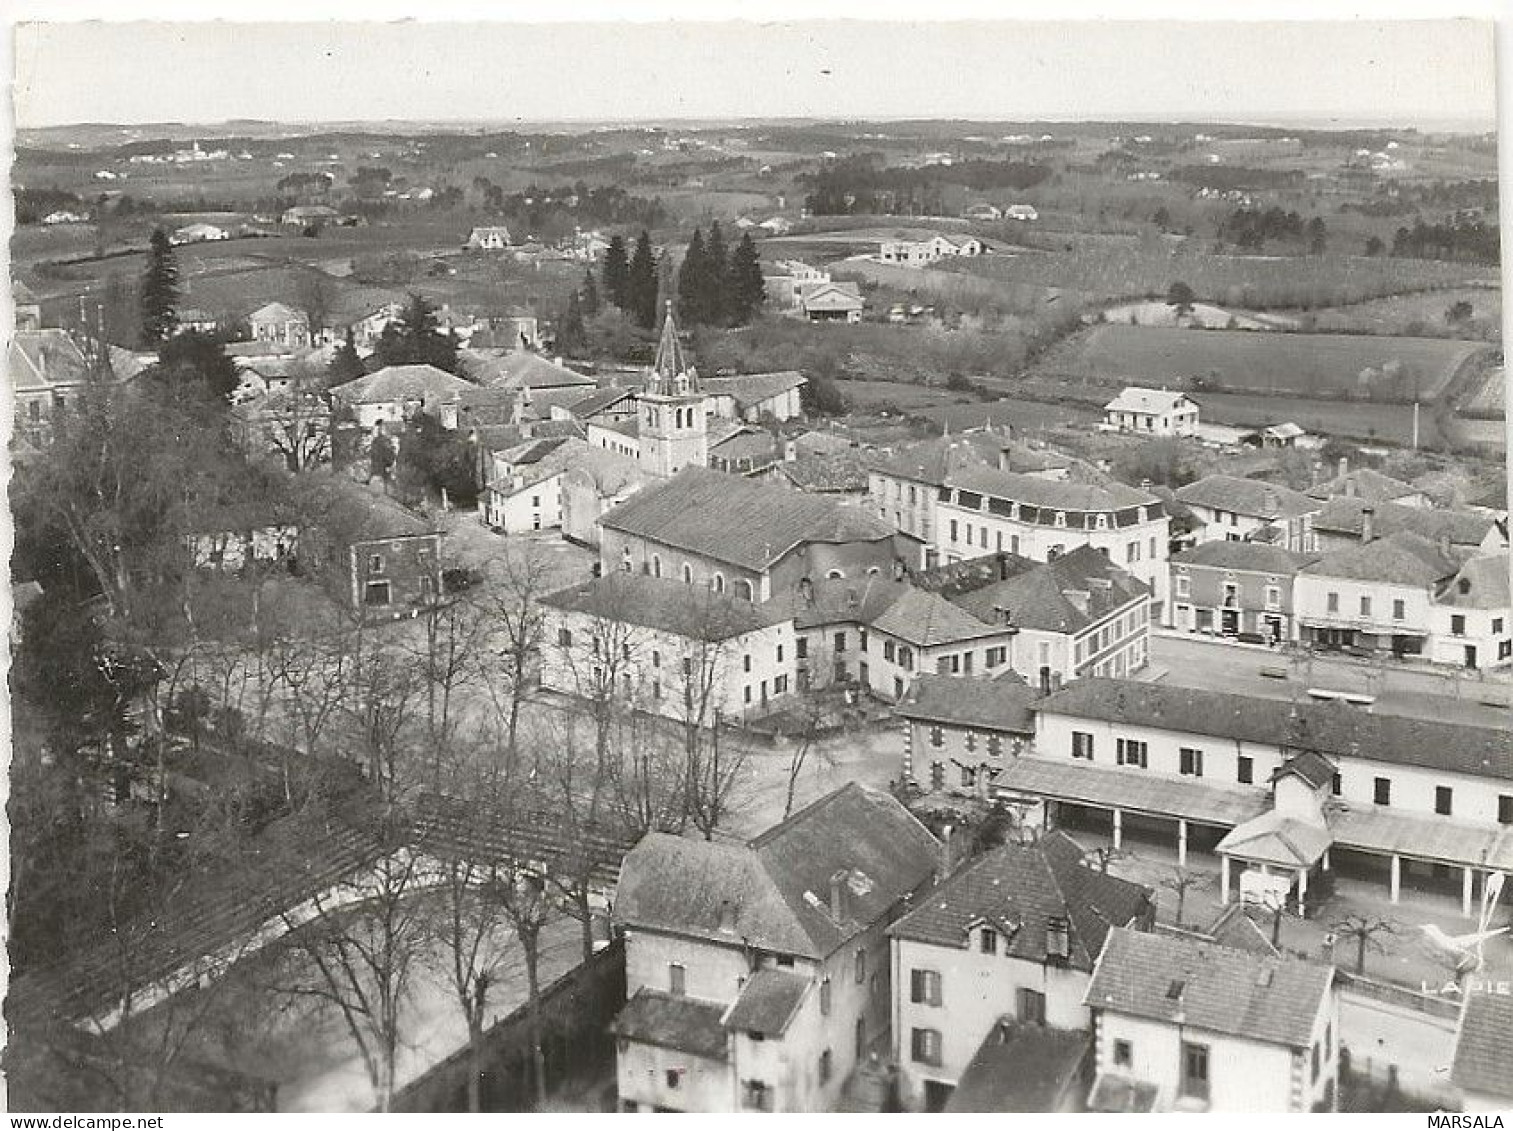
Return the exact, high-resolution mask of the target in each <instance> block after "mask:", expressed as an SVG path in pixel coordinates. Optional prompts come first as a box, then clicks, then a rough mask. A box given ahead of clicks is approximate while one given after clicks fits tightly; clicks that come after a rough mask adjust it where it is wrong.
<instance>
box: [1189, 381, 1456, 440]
mask: <svg viewBox="0 0 1513 1131" xmlns="http://www.w3.org/2000/svg"><path fill="white" fill-rule="evenodd" d="M1202 405H1203V419H1204V420H1206V421H1210V422H1212V423H1214V424H1232V425H1236V426H1239V427H1261V426H1264V425H1267V424H1278V423H1281V422H1282V421H1287V420H1290V421H1292V422H1293V423H1294V424H1299V425H1301V426H1302V427H1304V428H1306V429H1307V430H1308V431H1310V432H1317V433H1320V434H1323V435H1327V436H1344V437H1348V438H1350V439H1353V440H1364V441H1367V442H1369V443H1381V444H1394V445H1398V446H1402V447H1407V446H1408V445H1409V444H1411V443H1412V442H1413V406H1412V405H1400V404H1360V403H1351V402H1334V401H1316V400H1309V399H1307V398H1304V397H1288V396H1263V395H1257V394H1244V393H1205V394H1204V395H1203V397H1202ZM1432 417H1433V414H1432V413H1431V412H1429V410H1428V409H1424V410H1422V411H1421V412H1420V413H1419V443H1420V444H1421V445H1424V446H1426V447H1429V446H1434V445H1437V444H1439V443H1441V442H1442V441H1443V439H1444V437H1442V436H1441V435H1440V434H1439V430H1438V429H1437V428H1436V427H1435V424H1434V420H1433V419H1432Z"/></svg>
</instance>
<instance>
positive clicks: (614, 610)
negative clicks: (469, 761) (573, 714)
mask: <svg viewBox="0 0 1513 1131" xmlns="http://www.w3.org/2000/svg"><path fill="white" fill-rule="evenodd" d="M541 609H542V613H543V618H542V641H543V642H542V646H541V686H542V687H545V688H547V689H549V690H552V691H560V692H562V693H564V694H567V695H574V696H578V697H580V698H584V699H588V700H590V701H592V702H596V703H598V702H612V703H614V704H616V705H618V706H620V707H623V708H625V709H628V710H640V711H646V712H649V713H651V714H656V715H661V716H663V717H664V718H669V719H674V720H676V721H678V722H680V723H686V724H692V725H694V726H714V725H716V724H717V723H718V722H719V720H720V719H721V718H725V719H735V718H740V717H742V716H744V715H745V714H747V713H748V712H751V711H754V710H759V709H761V708H763V707H766V706H768V705H769V704H771V703H772V702H773V701H774V700H779V699H783V698H785V697H786V696H788V695H790V694H791V693H792V692H793V691H794V678H793V677H794V647H793V622H792V621H791V620H788V619H786V618H784V619H774V618H772V617H769V616H768V615H767V614H766V612H764V611H763V610H762V609H760V608H759V607H757V606H755V605H753V604H751V603H750V602H749V601H742V600H740V599H739V598H735V597H731V596H730V595H729V594H722V593H715V592H713V591H712V590H710V589H708V588H707V587H697V586H689V585H685V584H683V583H682V582H680V581H677V580H675V579H671V578H658V577H644V576H640V575H636V574H623V573H612V574H608V575H606V576H604V577H601V578H596V579H595V580H593V581H589V582H585V583H583V584H581V585H575V586H572V587H570V588H567V589H562V590H559V591H557V592H555V593H550V594H548V595H546V596H545V597H543V598H541Z"/></svg>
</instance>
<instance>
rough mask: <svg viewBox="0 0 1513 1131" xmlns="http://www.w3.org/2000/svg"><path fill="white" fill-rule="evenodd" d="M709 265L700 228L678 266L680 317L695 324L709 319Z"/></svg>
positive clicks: (696, 229) (695, 232) (694, 232)
mask: <svg viewBox="0 0 1513 1131" xmlns="http://www.w3.org/2000/svg"><path fill="white" fill-rule="evenodd" d="M708 310H709V266H708V263H707V261H706V256H705V254H704V234H703V233H702V232H700V231H699V229H698V228H695V229H694V230H693V238H692V239H690V240H689V241H688V251H687V252H686V253H685V254H684V256H683V263H682V266H680V267H679V268H678V317H679V318H681V319H682V321H684V322H686V323H688V324H690V325H693V324H696V323H703V322H706V321H708V317H707V313H708Z"/></svg>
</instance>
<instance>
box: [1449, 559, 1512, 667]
mask: <svg viewBox="0 0 1513 1131" xmlns="http://www.w3.org/2000/svg"><path fill="white" fill-rule="evenodd" d="M1509 568H1510V562H1509V556H1508V554H1507V552H1506V551H1504V552H1503V553H1500V554H1481V555H1478V556H1477V557H1474V558H1469V559H1467V560H1466V561H1465V562H1463V563H1461V567H1460V569H1459V570H1458V571H1457V572H1456V574H1455V576H1454V577H1452V578H1450V579H1449V580H1448V581H1446V582H1444V583H1443V584H1442V585H1440V586H1439V587H1438V589H1437V590H1436V591H1435V594H1434V597H1433V600H1432V601H1431V602H1430V606H1429V658H1430V659H1431V660H1435V661H1437V662H1439V663H1443V664H1457V665H1460V666H1463V667H1467V668H1499V667H1507V666H1508V664H1509V663H1510V662H1513V601H1510V600H1509V584H1508V571H1509Z"/></svg>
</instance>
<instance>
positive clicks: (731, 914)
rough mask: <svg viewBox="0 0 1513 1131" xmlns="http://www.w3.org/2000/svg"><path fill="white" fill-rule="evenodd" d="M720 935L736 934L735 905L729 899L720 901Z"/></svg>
mask: <svg viewBox="0 0 1513 1131" xmlns="http://www.w3.org/2000/svg"><path fill="white" fill-rule="evenodd" d="M718 926H719V929H720V934H722V935H733V934H735V904H733V903H731V902H730V900H728V899H722V900H720V918H719V923H718Z"/></svg>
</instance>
